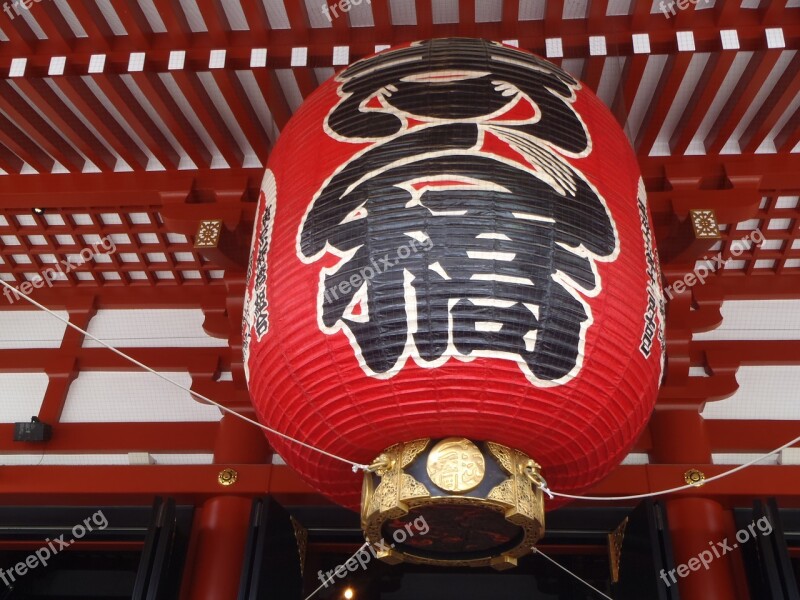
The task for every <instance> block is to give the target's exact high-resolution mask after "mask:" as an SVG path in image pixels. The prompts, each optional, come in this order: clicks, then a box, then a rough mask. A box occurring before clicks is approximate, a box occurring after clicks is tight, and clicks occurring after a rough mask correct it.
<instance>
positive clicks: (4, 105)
mask: <svg viewBox="0 0 800 600" xmlns="http://www.w3.org/2000/svg"><path fill="white" fill-rule="evenodd" d="M0 109H2V110H3V111H4V112H5V114H6V115H8V117H10V118H11V119H12V121H13V122H14V123H15V124H16V126H17V127H19V128H21V129H22V130H23V131H24V132H25V134H26V135H27V137H28V138H30V139H31V141H33V142H34V143H35V144H36V145H37V146H39V147H40V148H42V149H43V150H44V151H45V152H47V153H48V154H49V155H50V156H51V157H53V158H55V159H56V160H57V161H58V162H59V163H61V164H62V165H63V166H64V167H66V168H67V169H68V170H70V171H77V172H80V171H81V170H82V169H83V165H84V163H85V161H84V159H83V158H82V157H81V155H80V154H78V153H77V152H75V150H74V149H73V148H72V146H70V145H69V144H68V143H67V142H65V141H64V140H63V138H62V137H61V136H60V135H59V133H58V132H57V131H56V130H55V129H53V128H52V127H51V126H50V125H49V124H48V123H47V122H46V121H45V120H44V119H42V117H40V116H39V114H38V113H37V112H36V111H35V110H33V108H31V106H30V105H29V104H28V103H27V102H25V100H24V99H23V98H22V96H20V95H19V94H18V93H17V91H16V90H15V89H13V87H12V85H11V84H10V83H9V82H8V81H7V80H0Z"/></svg>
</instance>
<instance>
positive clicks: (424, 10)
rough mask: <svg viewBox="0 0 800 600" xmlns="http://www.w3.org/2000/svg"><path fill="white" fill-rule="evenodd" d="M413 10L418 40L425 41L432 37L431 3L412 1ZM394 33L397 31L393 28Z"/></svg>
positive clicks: (423, 0) (421, 0) (422, 0)
mask: <svg viewBox="0 0 800 600" xmlns="http://www.w3.org/2000/svg"><path fill="white" fill-rule="evenodd" d="M414 8H415V9H416V13H417V26H416V29H417V31H418V32H419V39H421V40H425V39H428V38H432V37H437V36H435V35H433V33H432V31H433V28H434V25H433V3H432V2H429V1H426V0H414ZM395 31H397V29H396V28H395Z"/></svg>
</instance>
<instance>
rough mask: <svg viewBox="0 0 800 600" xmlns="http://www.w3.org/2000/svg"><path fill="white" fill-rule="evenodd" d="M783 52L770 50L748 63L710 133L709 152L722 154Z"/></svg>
mask: <svg viewBox="0 0 800 600" xmlns="http://www.w3.org/2000/svg"><path fill="white" fill-rule="evenodd" d="M781 53H782V51H781V50H767V51H764V52H757V53H755V54H754V55H753V57H752V58H751V59H750V62H749V63H748V64H747V69H745V72H744V73H743V74H742V77H741V79H740V80H739V82H738V83H737V85H736V87H735V88H734V89H733V91H732V92H731V96H730V98H729V99H728V101H727V102H726V103H725V106H724V107H723V108H722V110H721V111H720V113H719V116H718V117H717V120H716V121H715V122H714V125H713V126H712V127H711V129H710V130H709V132H708V135H707V136H706V139H705V141H704V145H705V147H706V152H708V153H709V154H719V152H720V150H722V147H723V146H724V145H725V143H726V142H727V141H728V138H730V137H731V135H732V134H733V132H734V130H735V129H736V128H737V127H738V125H739V122H740V121H741V120H742V117H743V116H744V114H745V112H747V110H748V109H749V108H750V106H751V105H752V104H753V101H754V100H755V98H756V95H757V94H758V93H759V92H760V91H761V90H762V88H763V87H764V82H765V81H766V80H767V77H768V76H769V74H770V72H771V71H772V69H773V68H774V67H775V63H777V62H778V59H779V58H780V56H781ZM776 89H777V88H776ZM742 137H744V136H742ZM741 142H742V140H741V139H740V143H741ZM748 152H750V151H748Z"/></svg>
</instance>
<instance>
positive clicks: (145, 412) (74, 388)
mask: <svg viewBox="0 0 800 600" xmlns="http://www.w3.org/2000/svg"><path fill="white" fill-rule="evenodd" d="M164 375H165V376H166V377H169V378H170V379H171V380H172V381H175V382H176V383H179V384H181V385H183V386H186V387H189V386H190V385H191V383H192V378H191V376H190V375H189V373H164ZM221 418H222V411H220V409H218V408H217V407H216V406H213V405H208V404H201V403H200V402H198V401H196V400H195V399H194V398H193V397H192V396H191V395H190V394H189V393H188V392H185V391H183V390H181V389H180V388H178V387H176V386H174V385H172V384H170V383H168V382H166V381H164V380H163V379H160V378H158V377H156V376H155V375H153V374H152V373H135V372H114V371H108V372H105V371H103V372H97V371H84V372H82V373H81V374H80V375H78V377H77V379H75V381H73V382H72V385H71V386H70V388H69V394H68V395H67V401H66V403H65V404H64V412H63V413H62V415H61V422H62V423H127V422H137V423H141V422H181V421H186V422H199V421H219V420H220V419H221Z"/></svg>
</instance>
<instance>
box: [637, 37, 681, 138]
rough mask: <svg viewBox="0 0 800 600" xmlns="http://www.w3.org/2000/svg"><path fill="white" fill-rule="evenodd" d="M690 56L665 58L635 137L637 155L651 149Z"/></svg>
mask: <svg viewBox="0 0 800 600" xmlns="http://www.w3.org/2000/svg"><path fill="white" fill-rule="evenodd" d="M692 56H693V55H692V53H691V52H680V53H678V54H676V55H671V56H669V57H668V58H667V61H666V64H665V65H664V70H663V71H662V73H661V77H660V78H659V82H658V85H657V86H656V89H655V92H654V93H653V98H652V100H651V101H650V103H649V105H648V108H647V112H646V113H645V116H644V119H643V120H642V125H641V127H639V133H638V135H637V136H636V144H635V146H636V150H637V151H638V153H639V154H649V153H650V150H651V149H652V148H653V144H655V141H656V138H657V137H658V134H659V132H660V131H661V127H662V125H664V120H665V119H666V118H667V114H668V113H669V110H670V109H671V108H672V105H673V103H674V102H675V97H676V96H677V95H678V91H679V90H680V87H681V83H682V82H683V78H684V77H685V76H686V71H687V70H688V69H689V63H690V62H691V61H692Z"/></svg>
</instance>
